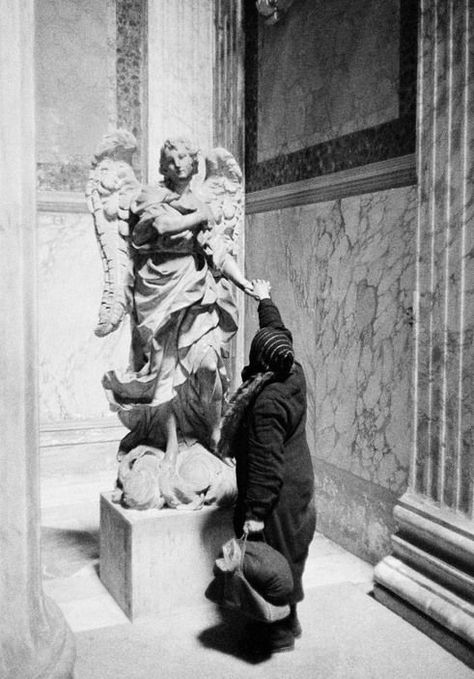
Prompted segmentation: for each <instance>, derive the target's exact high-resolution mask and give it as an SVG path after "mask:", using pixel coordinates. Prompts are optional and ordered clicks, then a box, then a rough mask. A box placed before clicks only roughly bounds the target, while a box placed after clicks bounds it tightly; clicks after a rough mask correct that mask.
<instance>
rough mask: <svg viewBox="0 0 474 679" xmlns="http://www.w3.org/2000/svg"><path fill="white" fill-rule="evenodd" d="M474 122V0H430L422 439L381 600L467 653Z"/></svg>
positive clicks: (421, 168) (473, 551)
mask: <svg viewBox="0 0 474 679" xmlns="http://www.w3.org/2000/svg"><path fill="white" fill-rule="evenodd" d="M473 121H474V5H473V3H472V1H471V0H422V2H421V24H420V37H419V63H418V149H417V167H418V183H419V190H418V234H417V282H416V298H417V305H416V326H415V327H416V338H415V340H416V341H415V371H414V404H415V412H414V418H415V427H414V430H415V436H414V442H413V452H412V459H411V469H410V473H411V477H410V483H409V488H408V491H407V493H406V494H405V495H404V496H403V497H402V498H401V500H400V501H399V503H398V505H397V506H396V508H395V512H394V515H395V518H396V520H397V523H398V527H399V528H398V532H397V534H396V535H394V536H393V540H392V542H393V554H392V555H391V556H389V557H386V558H385V559H384V560H383V561H382V562H381V563H379V564H378V566H377V567H376V569H375V580H376V583H377V587H376V595H377V597H378V598H379V599H381V600H384V601H386V600H387V594H388V592H390V593H393V594H394V595H396V598H398V599H399V601H403V602H407V603H408V604H409V605H410V609H411V610H412V611H420V612H421V613H422V614H423V616H424V618H425V620H428V621H430V622H431V621H434V623H433V627H432V630H435V631H434V633H435V635H436V637H437V638H438V639H439V640H440V641H441V642H443V641H445V639H443V631H444V630H445V631H446V635H447V636H446V638H447V637H449V639H450V643H451V642H452V643H453V644H454V645H456V644H458V642H459V644H458V646H459V648H460V649H461V651H462V648H463V646H464V645H466V647H468V646H469V645H471V646H472V645H474V577H473V576H474V566H473V564H474V507H473V499H474V474H473V470H474V439H473V437H474V430H473V424H474V422H473V411H474V399H473V396H474V390H473V378H474V350H473V337H474V306H473V302H474V212H473V191H474V184H473V171H474V163H473V161H474V158H473V149H474V124H473ZM466 653H467V655H466ZM466 653H463V655H464V657H469V659H470V660H473V657H474V656H473V655H472V653H471V654H470V653H469V652H468V651H466Z"/></svg>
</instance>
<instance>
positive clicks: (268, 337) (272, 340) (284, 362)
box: [249, 328, 295, 376]
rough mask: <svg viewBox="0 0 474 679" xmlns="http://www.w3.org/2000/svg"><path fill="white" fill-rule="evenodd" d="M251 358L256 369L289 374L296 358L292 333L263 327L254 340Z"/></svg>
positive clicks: (277, 373)
mask: <svg viewBox="0 0 474 679" xmlns="http://www.w3.org/2000/svg"><path fill="white" fill-rule="evenodd" d="M249 359H250V365H251V366H252V367H253V368H254V369H255V368H257V369H260V370H271V371H273V372H274V373H276V375H282V376H283V375H287V374H288V373H289V372H290V370H291V368H292V366H293V361H294V359H295V355H294V352H293V344H292V342H291V335H290V333H289V332H288V331H286V332H285V331H284V330H275V329H274V328H261V329H260V330H258V331H257V333H256V335H255V337H254V338H253V340H252V344H251V346H250V355H249Z"/></svg>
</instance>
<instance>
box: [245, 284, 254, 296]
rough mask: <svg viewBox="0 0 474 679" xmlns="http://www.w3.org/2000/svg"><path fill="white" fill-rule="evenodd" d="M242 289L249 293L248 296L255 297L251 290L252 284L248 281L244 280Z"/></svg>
mask: <svg viewBox="0 0 474 679" xmlns="http://www.w3.org/2000/svg"><path fill="white" fill-rule="evenodd" d="M243 291H244V292H245V294H246V295H250V297H255V295H254V291H253V285H252V283H251V282H250V281H247V280H246V281H245V282H244V284H243Z"/></svg>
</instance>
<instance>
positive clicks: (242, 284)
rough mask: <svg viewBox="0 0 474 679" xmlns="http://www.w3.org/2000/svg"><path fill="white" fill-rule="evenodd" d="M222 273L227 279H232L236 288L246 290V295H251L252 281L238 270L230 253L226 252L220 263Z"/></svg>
mask: <svg viewBox="0 0 474 679" xmlns="http://www.w3.org/2000/svg"><path fill="white" fill-rule="evenodd" d="M221 272H222V275H223V276H225V278H227V279H228V280H230V281H232V283H234V284H235V285H236V286H237V287H238V288H240V289H241V290H243V291H244V292H246V293H247V294H248V295H252V294H253V293H252V289H253V286H252V283H251V282H250V281H249V280H248V279H247V278H245V276H244V274H243V273H242V271H241V270H240V267H239V265H238V264H237V262H236V261H235V259H234V257H233V256H232V255H231V254H227V255H226V256H225V257H224V260H223V262H222V264H221Z"/></svg>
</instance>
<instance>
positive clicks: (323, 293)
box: [245, 187, 416, 558]
mask: <svg viewBox="0 0 474 679" xmlns="http://www.w3.org/2000/svg"><path fill="white" fill-rule="evenodd" d="M415 211H416V190H415V188H414V187H406V188H400V189H392V190H388V191H383V192H377V193H374V194H366V195H362V196H355V197H351V198H344V199H342V200H337V201H331V202H326V203H320V204H316V205H308V206H304V207H300V208H287V209H283V210H278V211H274V212H266V213H261V214H255V215H251V216H249V217H248V218H247V226H246V235H245V238H246V271H247V275H248V276H250V277H263V278H269V279H270V280H271V282H272V286H273V297H274V299H275V301H276V303H277V304H278V305H279V307H280V308H281V311H282V314H283V317H284V319H285V321H286V323H287V325H288V326H289V328H290V329H291V330H292V332H293V334H294V338H295V345H296V352H297V355H298V356H299V358H300V360H301V362H302V364H303V366H304V369H305V372H306V376H307V381H308V435H309V440H310V444H311V447H312V451H313V455H314V460H315V466H316V468H317V465H318V463H321V464H324V468H325V474H327V473H328V471H327V470H328V469H330V468H331V467H332V468H334V469H336V470H340V471H342V472H347V473H349V474H351V475H354V476H355V477H357V478H358V479H361V480H363V481H365V482H366V484H367V488H369V490H367V493H368V495H369V496H370V486H373V487H378V488H382V489H384V490H385V491H386V493H387V502H388V504H390V502H392V504H393V503H394V502H395V498H396V497H397V496H398V495H400V494H401V493H402V492H403V491H404V490H405V488H406V483H407V475H408V468H409V454H410V450H411V422H412V411H411V379H412V323H413V308H412V307H413V300H412V293H413V289H414V272H415V261H414V252H415V217H416V214H415ZM245 320H246V332H247V345H248V338H249V337H251V336H252V333H253V332H254V330H255V328H256V310H255V308H254V305H253V303H252V302H248V303H247V306H246V319H245ZM323 513H324V512H323ZM389 513H390V512H389V510H387V508H386V507H385V510H384V512H383V515H384V516H388V515H389ZM381 527H382V528H381V530H382V529H383V531H382V532H383V536H384V537H383V538H380V536H378V537H376V536H372V538H367V540H366V541H367V544H372V547H373V551H372V552H370V549H369V547H367V545H366V547H364V550H365V552H364V553H365V554H366V555H367V554H368V553H370V554H371V558H375V555H376V554H377V553H378V554H380V549H381V545H382V544H383V545H385V546H386V544H387V540H388V535H389V532H390V531H389V528H388V527H387V525H384V524H383V521H381ZM364 530H369V527H368V525H367V526H366V527H365V529H364ZM371 530H373V526H372V529H371ZM368 549H369V551H367V550H368ZM374 550H375V551H374Z"/></svg>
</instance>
